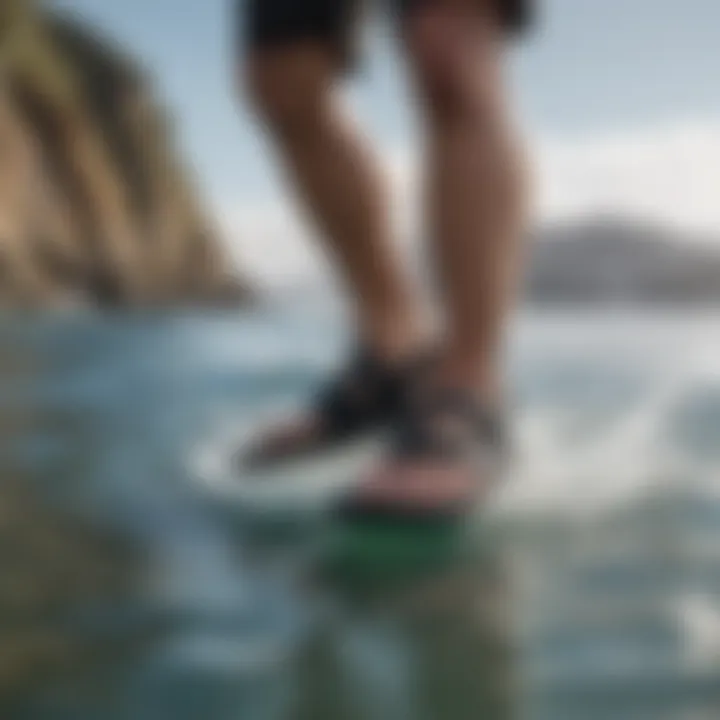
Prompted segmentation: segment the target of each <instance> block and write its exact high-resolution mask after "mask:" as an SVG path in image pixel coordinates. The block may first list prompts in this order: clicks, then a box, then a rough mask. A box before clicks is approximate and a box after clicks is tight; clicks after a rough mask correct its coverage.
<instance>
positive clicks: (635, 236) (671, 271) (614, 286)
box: [526, 216, 720, 305]
mask: <svg viewBox="0 0 720 720" xmlns="http://www.w3.org/2000/svg"><path fill="white" fill-rule="evenodd" d="M710 240H711V239H710V238H698V237H695V236H690V235H686V234H683V233H682V232H680V231H674V230H672V229H669V228H667V227H663V226H659V225H653V224H651V223H647V222H640V221H637V220H633V219H629V218H623V217H614V216H598V217H593V218H589V219H585V220H580V221H576V222H567V223H564V224H562V225H555V226H550V227H546V228H544V229H542V230H541V231H539V232H538V233H536V237H535V239H534V242H533V245H532V252H531V263H530V266H529V270H528V282H527V285H526V299H527V301H528V302H529V303H531V304H539V305H543V304H566V303H591V304H596V303H597V304H606V303H613V304H704V305H707V304H715V303H717V304H720V238H718V243H717V245H714V244H713V243H712V242H711V241H710Z"/></svg>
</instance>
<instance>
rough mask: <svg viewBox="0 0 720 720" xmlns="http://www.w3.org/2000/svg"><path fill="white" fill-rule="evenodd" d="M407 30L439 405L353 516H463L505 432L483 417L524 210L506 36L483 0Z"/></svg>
mask: <svg viewBox="0 0 720 720" xmlns="http://www.w3.org/2000/svg"><path fill="white" fill-rule="evenodd" d="M404 30H405V41H406V47H407V51H408V55H409V58H410V64H411V68H412V71H413V75H414V78H415V81H416V85H417V93H418V96H419V99H420V101H421V103H422V105H423V109H424V113H425V119H426V126H427V127H426V134H427V148H426V157H427V167H426V170H427V175H428V177H427V189H428V199H427V202H426V206H427V207H428V208H429V218H428V219H429V226H430V236H431V237H430V239H431V243H432V249H433V251H434V255H435V259H436V260H437V268H438V275H439V279H440V281H441V285H442V288H441V290H442V293H443V299H444V304H445V310H446V320H447V338H446V346H445V347H446V353H445V357H444V361H443V363H442V365H441V367H440V372H439V374H438V377H437V378H436V382H437V384H438V390H439V392H438V395H437V396H436V397H435V398H434V401H433V403H434V404H431V406H435V405H442V407H440V408H437V407H436V408H435V409H434V410H433V409H431V410H428V409H422V408H421V407H418V408H417V410H416V415H418V417H417V418H412V419H411V423H412V424H411V426H410V430H411V433H410V437H411V438H415V439H413V440H412V442H411V444H410V445H407V444H405V443H404V441H403V440H402V437H401V439H400V442H399V446H398V448H397V449H396V452H394V453H393V454H392V455H391V457H390V458H389V459H388V462H386V463H384V465H383V466H381V468H380V469H379V471H378V472H376V473H372V474H371V475H370V476H369V477H368V478H367V480H366V482H365V483H363V485H362V486H361V488H360V490H359V492H358V494H357V496H353V497H351V498H350V500H349V503H348V506H347V511H348V512H349V514H350V516H351V517H356V516H358V515H359V516H360V517H367V516H368V515H370V516H372V515H373V514H374V513H376V512H380V513H381V514H382V515H383V516H386V514H387V513H388V512H390V513H391V514H392V513H395V512H397V513H398V514H399V515H400V516H403V515H406V514H418V513H420V514H421V515H424V514H425V513H429V514H430V515H434V516H438V517H439V516H443V517H444V516H452V517H454V516H456V515H458V514H460V515H462V514H463V513H466V512H467V511H468V507H470V506H471V504H472V502H473V501H474V500H475V499H480V498H482V497H483V495H484V493H486V492H487V491H488V490H489V489H490V488H491V487H492V484H493V482H494V480H495V479H496V476H497V468H498V462H497V461H499V460H501V459H502V454H503V437H502V436H503V431H502V427H501V425H500V424H499V423H498V422H497V419H496V418H495V417H492V415H491V416H490V417H487V416H486V414H485V409H486V407H487V408H490V409H491V412H493V411H494V409H495V408H494V406H495V405H496V404H498V403H499V402H500V398H499V395H500V387H499V386H500V372H499V364H500V363H499V360H500V358H499V354H500V348H501V344H502V339H503V338H502V335H503V329H504V327H505V322H506V319H507V315H508V311H509V306H510V301H511V298H512V295H513V289H514V286H515V282H516V276H517V274H518V271H519V258H518V255H519V248H520V237H521V234H522V232H521V231H522V225H523V204H524V203H523V195H524V192H523V182H522V170H521V166H520V162H519V159H518V153H517V150H516V149H515V147H514V142H513V139H512V135H511V131H510V127H509V123H508V119H507V117H506V113H505V108H504V103H503V98H502V78H501V72H500V55H501V45H502V42H503V31H502V28H501V27H500V23H499V21H498V18H497V17H496V15H495V13H493V12H492V11H491V8H490V4H489V3H488V6H487V7H486V8H483V6H482V5H481V4H480V0H433V1H432V2H431V1H430V0H425V1H424V2H420V3H418V5H417V6H416V7H414V8H412V9H410V10H409V15H407V16H406V17H405V24H404ZM468 408H470V409H468ZM438 448H440V449H438ZM478 495H480V498H478Z"/></svg>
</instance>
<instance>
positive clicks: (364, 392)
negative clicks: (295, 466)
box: [239, 352, 422, 469]
mask: <svg viewBox="0 0 720 720" xmlns="http://www.w3.org/2000/svg"><path fill="white" fill-rule="evenodd" d="M421 364H422V363H420V362H419V361H418V360H415V361H414V362H406V363H399V364H396V365H392V364H390V363H387V362H383V361H381V360H378V359H376V358H375V357H373V356H372V355H371V354H369V353H367V352H360V353H358V354H357V356H356V357H355V359H354V360H353V361H352V362H351V363H350V365H349V366H348V367H347V368H346V369H345V370H344V371H343V372H342V373H341V374H340V376H339V377H337V378H336V379H334V380H332V381H330V382H329V383H328V384H327V385H326V386H325V387H324V388H322V389H321V391H320V392H319V393H318V397H317V400H316V401H315V402H314V404H313V406H312V407H311V408H310V409H309V410H308V411H306V412H305V413H303V414H302V415H300V416H297V417H293V418H290V420H289V421H288V422H286V423H283V424H281V425H278V426H276V427H272V428H269V429H268V430H266V431H265V432H263V433H261V435H260V437H259V438H258V439H257V441H256V442H254V443H253V444H252V445H251V447H250V449H249V451H248V452H246V453H244V454H243V456H242V457H241V458H239V459H240V462H241V464H242V465H243V467H244V468H251V469H259V468H268V467H272V466H274V465H278V464H281V463H285V462H292V461H294V460H299V459H302V458H303V457H308V456H311V455H314V454H317V453H321V452H323V451H327V450H332V449H334V448H336V447H338V446H341V445H343V444H345V443H348V442H351V441H353V440H357V439H360V438H361V437H363V436H364V435H366V434H369V433H372V432H373V431H375V430H379V429H382V428H383V427H387V426H389V425H391V424H392V423H393V422H395V421H396V420H397V418H398V417H399V414H400V412H401V408H402V406H403V405H404V398H405V396H406V394H407V392H408V387H409V385H410V384H411V382H412V381H413V378H414V377H415V375H416V373H417V372H418V370H419V369H420V366H421Z"/></svg>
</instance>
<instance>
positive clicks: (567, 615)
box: [0, 307, 720, 720]
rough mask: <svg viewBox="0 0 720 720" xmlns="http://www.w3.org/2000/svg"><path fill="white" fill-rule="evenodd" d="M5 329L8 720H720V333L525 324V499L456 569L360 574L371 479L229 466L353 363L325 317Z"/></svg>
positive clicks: (675, 325)
mask: <svg viewBox="0 0 720 720" xmlns="http://www.w3.org/2000/svg"><path fill="white" fill-rule="evenodd" d="M0 336H1V342H2V345H1V348H2V352H1V353H0V428H1V429H2V437H3V446H2V454H1V455H0V481H1V482H2V485H0V564H1V567H2V574H1V575H0V707H1V708H2V712H1V713H0V717H2V718H3V720H5V718H8V719H9V720H15V719H16V718H17V720H24V719H25V718H27V719H28V720H35V719H41V720H45V719H46V718H47V719H50V718H52V720H56V719H60V720H64V719H65V718H72V719H73V720H75V719H76V718H77V719H78V720H86V719H93V720H94V719H95V718H97V719H98V720H99V719H102V720H104V719H105V718H110V719H111V720H113V719H114V718H118V719H120V718H122V719H125V718H128V719H132V720H135V719H136V718H137V719H139V720H144V719H145V718H147V719H148V720H150V719H152V720H156V719H163V718H168V719H169V718H173V719H174V718H180V719H182V718H203V720H216V719H217V720H224V719H225V718H233V719H237V718H250V719H251V720H255V719H258V720H264V719H265V718H268V719H270V718H272V719H273V720H274V719H276V718H277V719H278V720H286V719H288V720H294V719H296V718H303V719H305V718H307V719H309V720H324V719H325V718H328V719H332V720H336V719H337V720H342V719H343V718H360V719H364V718H370V719H372V720H375V719H384V718H389V719H392V720H396V719H401V718H412V719H413V720H415V719H418V720H424V719H425V718H427V719H428V720H436V719H437V720H460V719H464V718H468V719H470V718H472V719H473V720H475V719H476V718H485V717H487V718H498V719H502V718H522V719H528V720H545V719H548V720H564V719H565V718H567V719H568V720H584V719H585V718H588V719H593V720H594V719H595V718H598V719H603V720H604V719H605V718H608V719H610V718H612V719H613V720H618V719H621V720H622V719H625V718H627V719H628V720H635V719H636V718H637V719H638V720H639V719H644V718H653V720H655V719H660V720H665V719H666V718H667V719H668V720H695V719H696V718H703V719H705V718H713V717H718V715H719V713H720V542H719V540H720V474H719V470H720V341H718V338H719V337H720V317H718V316H715V315H713V314H710V313H705V314H698V315H694V316H690V315H689V314H687V315H680V314H677V315H672V316H671V315H655V316H650V315H634V316H629V315H621V314H615V315H609V314H604V315H599V314H591V313H588V314H585V315H582V316H579V315H576V316H567V315H564V316H563V315H533V316H527V317H523V318H521V319H519V321H518V322H517V324H516V327H515V330H514V333H513V337H512V341H511V343H510V348H509V353H508V367H509V375H510V378H511V386H512V387H513V388H514V391H515V398H514V405H515V407H516V413H515V426H516V428H515V429H516V435H517V446H518V452H517V458H516V462H515V466H514V467H513V470H512V473H511V477H510V478H509V482H508V484H507V486H506V487H505V488H504V489H503V491H502V493H501V494H500V496H499V497H498V498H497V499H496V501H495V502H494V503H493V506H492V507H491V508H489V509H488V512H487V514H486V515H485V516H484V517H483V518H481V519H479V520H478V523H477V526H476V527H475V528H474V529H475V530H476V531H477V532H475V533H474V534H473V537H472V538H467V539H465V540H463V541H462V542H460V541H458V542H457V543H456V545H454V546H451V547H450V548H449V549H447V553H446V555H445V556H444V557H443V558H442V562H440V563H438V562H435V563H433V564H430V563H428V564H427V566H419V567H415V568H413V570H412V572H410V571H408V569H407V568H405V572H400V570H399V569H398V570H397V571H395V572H393V573H390V574H389V575H388V574H385V575H382V576H374V575H372V574H369V575H362V576H357V577H353V578H348V577H345V576H340V575H337V574H332V573H329V572H327V568H326V567H325V566H324V563H323V559H324V557H325V555H324V552H325V549H326V540H327V537H326V536H327V532H326V531H327V523H326V522H324V518H323V514H322V502H323V498H324V497H325V494H326V493H328V492H330V491H331V490H332V487H331V486H332V481H337V482H339V481H340V480H342V479H344V480H347V479H351V478H350V477H349V472H350V470H349V469H348V468H346V467H342V468H340V466H337V467H335V468H334V469H333V468H332V466H331V470H330V472H328V471H327V468H326V469H325V470H324V473H325V480H323V482H321V483H319V484H318V483H317V482H316V483H315V486H314V488H313V491H312V493H311V492H309V491H308V490H307V488H308V487H309V486H310V485H312V482H310V481H312V480H313V479H314V480H317V478H318V477H319V474H318V473H319V471H318V473H315V474H314V473H313V470H312V469H310V470H305V471H304V472H305V475H304V477H305V478H306V479H307V480H308V483H302V487H300V488H298V487H297V484H294V487H293V484H292V483H290V484H288V480H289V479H288V478H285V479H284V482H285V487H286V488H287V489H288V492H283V493H280V494H277V493H276V494H275V495H273V494H272V493H271V494H270V495H269V496H267V497H266V496H265V495H263V494H262V493H263V489H262V488H261V489H259V490H258V489H257V487H256V486H255V485H253V478H239V479H238V478H236V479H234V482H235V483H237V484H238V485H239V486H240V487H241V488H244V489H245V491H246V492H245V494H243V493H242V492H240V493H239V494H238V493H237V492H235V491H236V490H237V488H234V487H233V482H231V478H230V477H229V476H228V474H227V473H226V472H224V470H223V469H226V467H227V463H226V460H227V457H226V456H227V452H228V450H227V449H228V448H229V447H231V446H232V444H233V442H235V440H237V441H238V442H240V441H241V439H242V437H243V436H244V433H245V432H246V429H247V427H249V426H252V425H253V424H254V423H256V422H257V421H258V418H259V417H261V416H262V415H264V414H265V413H266V412H267V411H268V409H274V408H277V407H280V408H282V407H284V406H286V405H288V404H292V403H296V402H299V401H300V400H301V399H302V397H303V396H304V395H305V394H306V393H307V392H308V391H309V390H310V389H311V388H312V387H313V385H314V383H315V382H316V381H317V380H318V379H319V378H320V377H322V375H323V372H324V371H325V370H326V369H327V368H328V367H330V366H331V365H332V364H333V362H335V359H336V358H337V357H338V354H339V351H340V349H341V347H342V346H343V342H344V340H343V335H342V332H341V330H340V326H339V323H338V321H337V319H335V318H333V317H332V314H331V313H329V312H320V311H318V310H317V309H307V308H297V307H295V308H280V307H279V308H276V309H270V310H266V311H264V312H263V313H260V314H257V315H254V316H240V317H234V316H217V317H206V316H205V317H200V316H190V315H188V316H173V317H165V316H155V317H142V318H130V317H123V318H120V317H118V318H114V319H105V320H102V321H100V320H97V319H92V318H86V319H78V320H73V321H54V322H48V321H45V322H38V321H28V322H25V323H22V324H19V323H15V324H12V325H11V324H9V323H8V324H6V325H5V326H4V327H3V329H2V331H0ZM228 439H229V440H228ZM208 457H209V458H210V460H211V461H213V462H211V463H210V465H208V464H207V462H206V460H207V459H208ZM208 467H210V468H211V470H208ZM341 476H343V477H341ZM303 488H305V489H303ZM253 493H254V495H253ZM258 493H259V494H260V495H259V496H260V497H262V498H264V500H266V501H267V503H268V504H267V505H266V506H265V510H264V512H263V514H262V515H261V519H263V520H264V521H265V522H263V523H258V522H257V520H258V516H257V514H255V515H252V516H251V515H248V513H247V506H246V504H245V501H246V500H247V497H249V496H253V497H255V496H256V495H257V494H258ZM281 507H282V512H283V519H284V522H283V523H280V522H277V523H269V522H267V521H268V520H270V519H271V515H270V512H271V511H275V510H278V511H279V509H280V508H281ZM293 510H294V513H293Z"/></svg>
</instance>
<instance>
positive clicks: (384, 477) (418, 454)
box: [340, 391, 506, 521]
mask: <svg viewBox="0 0 720 720" xmlns="http://www.w3.org/2000/svg"><path fill="white" fill-rule="evenodd" d="M505 455H506V439H505V432H504V428H503V423H502V421H501V419H500V418H499V417H498V416H497V415H496V414H494V413H491V412H489V411H488V410H487V409H486V408H485V407H483V405H482V404H481V403H480V402H478V401H477V400H476V399H475V398H474V397H473V395H472V393H471V392H462V391H435V392H433V393H432V395H431V396H430V398H429V399H426V400H425V401H424V402H422V403H419V404H418V405H416V406H415V407H413V408H411V409H410V410H409V411H407V412H406V413H405V414H404V416H403V418H402V420H401V422H400V427H399V428H398V430H397V432H396V434H395V437H394V442H393V444H392V446H391V451H390V453H389V457H388V459H387V460H386V461H385V462H384V463H383V465H382V466H381V467H380V468H379V469H378V470H376V471H375V472H373V473H372V474H371V475H370V476H369V477H367V478H366V479H365V480H364V481H363V482H362V483H361V484H360V487H359V488H358V489H357V490H356V491H354V492H353V493H352V494H351V495H350V497H348V498H347V499H346V500H345V501H343V503H342V504H341V507H340V515H341V517H342V518H343V519H347V520H373V519H383V520H391V521H392V520H397V521H407V520H419V521H437V520H439V521H445V520H450V521H452V520H459V519H461V518H462V517H465V516H466V515H467V514H468V513H469V512H472V510H473V507H474V506H475V505H476V504H477V503H478V502H480V501H482V500H484V499H485V498H486V497H487V495H488V493H489V491H490V490H492V488H493V486H494V484H495V483H496V481H497V480H498V476H499V474H500V471H501V467H502V462H503V460H504V459H505Z"/></svg>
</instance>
